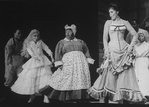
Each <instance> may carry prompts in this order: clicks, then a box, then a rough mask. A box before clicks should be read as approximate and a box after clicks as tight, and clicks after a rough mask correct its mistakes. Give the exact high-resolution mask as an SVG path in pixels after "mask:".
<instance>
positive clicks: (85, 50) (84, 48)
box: [81, 40, 95, 64]
mask: <svg viewBox="0 0 149 107" xmlns="http://www.w3.org/2000/svg"><path fill="white" fill-rule="evenodd" d="M81 42H82V44H83V53H84V55H85V56H86V58H87V62H88V63H90V64H94V61H95V60H94V59H92V58H91V56H90V53H89V49H88V47H87V45H86V43H85V42H84V41H83V40H81Z"/></svg>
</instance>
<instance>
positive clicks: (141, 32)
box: [139, 30, 149, 41]
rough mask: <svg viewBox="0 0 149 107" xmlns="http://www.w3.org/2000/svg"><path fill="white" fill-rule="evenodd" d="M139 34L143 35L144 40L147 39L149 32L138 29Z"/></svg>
mask: <svg viewBox="0 0 149 107" xmlns="http://www.w3.org/2000/svg"><path fill="white" fill-rule="evenodd" d="M139 34H143V35H144V37H145V41H149V33H148V32H147V31H144V30H140V32H139Z"/></svg>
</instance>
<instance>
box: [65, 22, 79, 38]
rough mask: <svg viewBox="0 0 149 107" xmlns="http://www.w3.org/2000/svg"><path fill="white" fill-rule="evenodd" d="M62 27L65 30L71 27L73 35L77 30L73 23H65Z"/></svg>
mask: <svg viewBox="0 0 149 107" xmlns="http://www.w3.org/2000/svg"><path fill="white" fill-rule="evenodd" d="M64 28H65V30H67V29H71V30H72V32H73V33H74V35H75V34H76V32H77V29H76V25H74V24H72V25H71V26H68V25H65V27H64Z"/></svg>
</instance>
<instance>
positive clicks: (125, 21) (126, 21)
mask: <svg viewBox="0 0 149 107" xmlns="http://www.w3.org/2000/svg"><path fill="white" fill-rule="evenodd" d="M121 21H122V22H123V23H124V24H127V23H129V21H128V20H125V19H121Z"/></svg>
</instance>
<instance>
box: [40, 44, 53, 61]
mask: <svg viewBox="0 0 149 107" xmlns="http://www.w3.org/2000/svg"><path fill="white" fill-rule="evenodd" d="M42 48H43V49H44V50H45V51H46V52H47V53H48V55H49V56H50V57H51V60H52V62H54V58H53V53H52V51H51V50H50V49H49V47H48V46H47V45H46V44H45V43H44V42H43V41H42Z"/></svg>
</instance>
